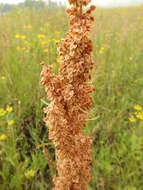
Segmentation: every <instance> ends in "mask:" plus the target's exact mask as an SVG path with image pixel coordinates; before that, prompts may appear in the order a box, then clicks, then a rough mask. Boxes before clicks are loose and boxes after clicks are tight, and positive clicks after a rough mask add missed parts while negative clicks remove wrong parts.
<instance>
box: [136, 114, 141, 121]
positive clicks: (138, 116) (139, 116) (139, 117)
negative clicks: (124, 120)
mask: <svg viewBox="0 0 143 190" xmlns="http://www.w3.org/2000/svg"><path fill="white" fill-rule="evenodd" d="M136 117H137V118H138V119H140V120H142V121H143V112H139V113H138V114H137V115H136Z"/></svg>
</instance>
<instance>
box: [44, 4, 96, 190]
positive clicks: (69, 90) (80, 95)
mask: <svg viewBox="0 0 143 190" xmlns="http://www.w3.org/2000/svg"><path fill="white" fill-rule="evenodd" d="M90 1H91V0H69V3H70V4H71V5H72V6H71V8H69V9H67V13H68V15H69V19H70V29H69V32H68V33H67V35H66V38H65V39H64V40H62V41H61V44H60V47H59V49H58V51H59V55H60V65H59V74H58V75H55V74H54V73H53V69H52V66H48V67H47V66H45V65H43V64H42V67H43V71H42V73H41V77H42V84H43V85H44V86H45V90H46V94H47V98H48V100H50V101H51V103H50V105H49V106H48V107H47V108H46V109H45V113H46V118H45V121H46V123H47V124H48V125H49V128H50V132H49V138H50V139H51V140H52V141H53V142H54V145H55V148H56V157H57V171H58V176H56V177H55V178H54V183H55V187H54V190H86V183H87V182H89V181H90V179H91V175H90V164H91V160H92V154H91V144H92V140H91V138H90V137H87V136H84V135H83V133H82V129H83V128H84V127H85V122H86V119H87V117H88V112H89V109H90V107H91V105H92V96H91V93H92V91H93V88H92V84H91V83H90V82H89V80H90V78H91V75H90V72H91V69H92V67H93V61H92V59H91V52H92V42H91V40H90V27H91V25H92V23H93V21H94V18H93V17H92V16H91V12H92V11H93V10H95V6H93V5H91V6H90V7H89V8H88V9H85V6H86V5H88V3H90Z"/></svg>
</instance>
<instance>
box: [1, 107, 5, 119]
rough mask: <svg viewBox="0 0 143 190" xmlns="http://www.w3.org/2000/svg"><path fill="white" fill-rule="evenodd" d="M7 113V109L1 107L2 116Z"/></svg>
mask: <svg viewBox="0 0 143 190" xmlns="http://www.w3.org/2000/svg"><path fill="white" fill-rule="evenodd" d="M5 114H6V111H5V110H4V109H3V108H0V117H1V116H4V115H5Z"/></svg>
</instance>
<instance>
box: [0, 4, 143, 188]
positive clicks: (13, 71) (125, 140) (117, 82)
mask: <svg viewBox="0 0 143 190" xmlns="http://www.w3.org/2000/svg"><path fill="white" fill-rule="evenodd" d="M142 27H143V7H137V8H122V9H121V8H119V9H105V10H102V9H97V10H96V13H95V26H94V27H93V30H92V34H91V36H92V40H93V47H94V53H93V59H94V62H95V67H94V69H93V73H92V76H93V77H92V80H93V82H94V86H95V88H96V93H95V94H93V100H94V104H93V106H92V108H91V111H90V118H89V119H88V120H87V124H86V128H85V130H84V131H85V133H88V134H90V135H91V136H92V137H93V162H92V166H91V170H92V181H91V184H90V186H88V187H87V188H88V189H92V190H143V136H142V133H143V30H142ZM67 30H68V22H67V17H66V14H65V12H64V10H63V9H56V10H51V9H45V10H41V11H34V10H31V9H24V10H20V9H15V10H13V11H12V12H10V13H7V14H5V15H1V16H0V189H1V190H22V189H24V190H47V189H49V190H50V189H52V186H53V183H52V177H53V176H54V175H55V174H56V169H55V154H54V147H53V145H52V143H51V142H50V141H49V140H48V126H45V124H44V122H43V118H44V114H43V108H44V107H45V106H46V105H47V104H48V102H47V101H46V100H45V93H44V90H43V87H42V86H41V84H40V72H41V67H40V63H41V62H44V63H45V64H53V65H54V71H55V73H57V72H58V65H59V64H60V61H59V57H58V53H57V46H58V43H59V40H60V39H61V38H64V36H65V34H66V31H67ZM137 105H138V106H137Z"/></svg>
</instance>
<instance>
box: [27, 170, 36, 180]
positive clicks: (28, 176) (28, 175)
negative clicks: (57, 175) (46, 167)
mask: <svg viewBox="0 0 143 190" xmlns="http://www.w3.org/2000/svg"><path fill="white" fill-rule="evenodd" d="M35 174H36V172H35V171H34V170H32V169H31V170H29V171H27V172H25V173H24V175H25V177H26V178H27V179H30V178H32V177H34V176H35Z"/></svg>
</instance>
